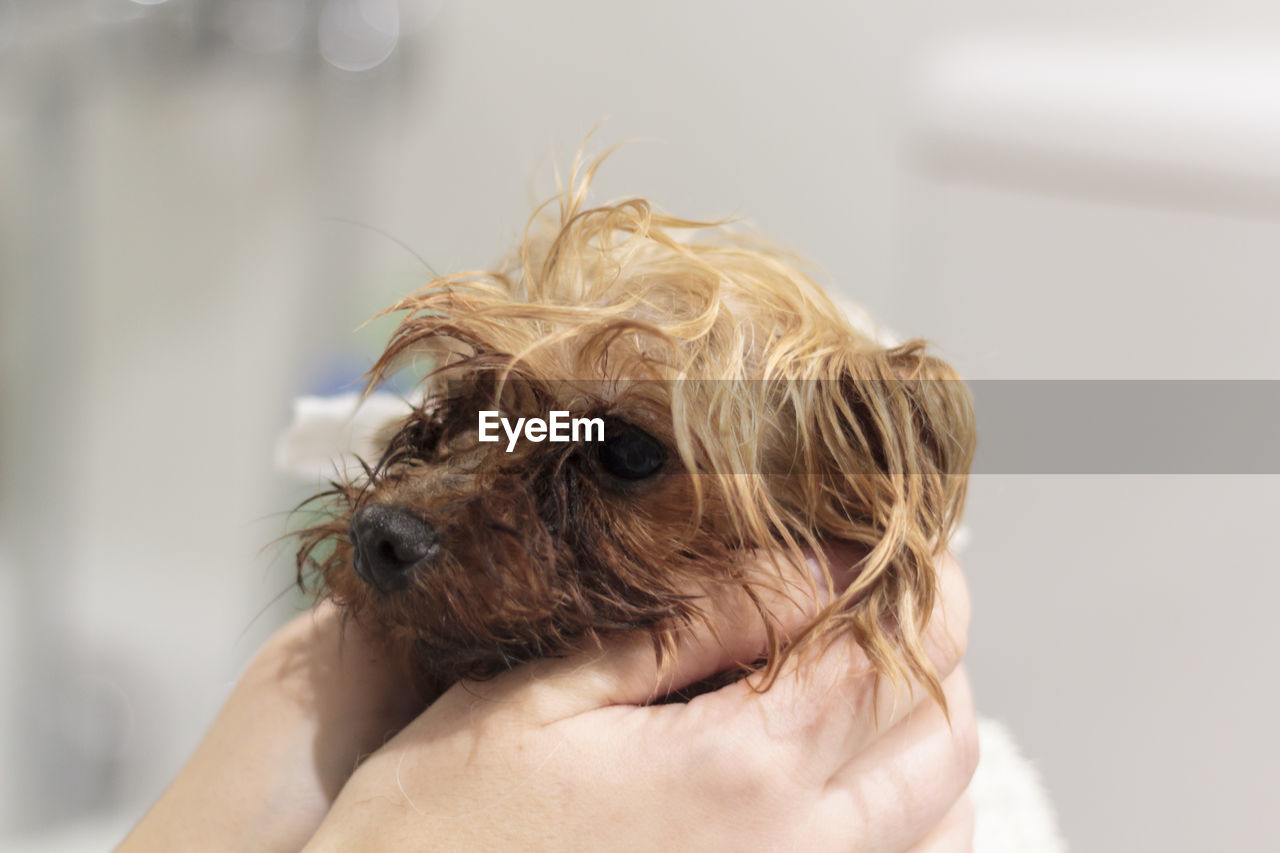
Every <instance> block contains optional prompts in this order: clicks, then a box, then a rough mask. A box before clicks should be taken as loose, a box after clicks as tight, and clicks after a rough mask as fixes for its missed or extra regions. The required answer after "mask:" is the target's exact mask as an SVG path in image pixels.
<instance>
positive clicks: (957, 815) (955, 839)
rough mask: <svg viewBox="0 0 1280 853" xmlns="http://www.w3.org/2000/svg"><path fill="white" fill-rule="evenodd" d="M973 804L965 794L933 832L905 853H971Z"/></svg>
mask: <svg viewBox="0 0 1280 853" xmlns="http://www.w3.org/2000/svg"><path fill="white" fill-rule="evenodd" d="M972 851H973V802H972V801H971V800H970V799H969V795H968V794H966V795H964V796H963V797H961V798H960V800H959V801H958V802H957V803H956V804H955V805H954V806H952V807H951V811H949V812H947V814H946V817H944V818H943V819H942V822H941V823H939V824H938V825H937V826H935V827H934V828H933V831H932V832H930V833H929V834H928V835H926V836H925V837H924V838H923V839H921V840H920V841H919V842H918V843H917V844H915V845H913V846H912V847H911V849H910V850H908V851H907V853H972Z"/></svg>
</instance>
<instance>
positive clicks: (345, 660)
mask: <svg viewBox="0 0 1280 853" xmlns="http://www.w3.org/2000/svg"><path fill="white" fill-rule="evenodd" d="M394 673H395V669H394V666H393V665H392V662H391V661H390V660H388V659H387V656H386V655H385V654H383V653H382V652H381V651H380V650H379V649H378V648H376V647H375V646H374V645H373V644H372V643H370V642H369V641H368V639H367V638H366V637H365V636H364V635H363V633H362V632H361V631H360V629H359V627H358V626H356V625H354V624H350V623H348V624H346V625H343V620H342V614H341V613H340V612H339V610H338V609H337V608H336V607H334V606H333V605H331V604H327V603H326V604H321V605H319V606H318V607H317V608H316V609H315V610H313V611H311V612H308V613H305V614H303V615H301V616H298V617H297V618H295V619H294V620H293V621H292V622H290V623H289V624H288V625H286V626H285V627H284V628H282V629H280V630H279V631H278V632H276V634H274V635H273V636H272V637H271V639H270V640H268V641H267V643H266V644H265V645H264V646H263V647H262V649H260V650H259V652H258V653H257V655H256V656H255V657H254V659H253V661H252V662H251V663H250V664H249V667H248V668H247V669H246V670H245V672H244V674H243V675H242V676H241V678H240V681H239V682H238V683H237V685H236V688H235V690H234V691H233V692H232V694H231V697H230V698H229V699H228V700H227V702H226V704H225V705H224V706H223V707H222V710H221V711H220V712H219V714H218V716H217V718H216V719H215V720H214V722H213V725H212V726H211V727H210V729H209V731H208V733H207V734H206V735H205V737H204V740H203V741H202V742H201V744H200V746H199V747H198V748H197V750H196V752H195V755H193V756H192V758H191V760H190V761H189V762H187V765H186V766H185V767H184V768H183V769H182V771H181V772H180V773H179V774H178V776H177V778H176V779H175V780H174V781H173V783H172V784H171V785H170V786H169V788H168V790H166V791H165V793H164V794H163V795H162V796H161V797H160V799H159V800H158V801H157V802H156V804H155V805H154V806H152V808H151V810H150V811H148V812H147V815H146V816H145V817H144V818H143V819H142V821H141V822H140V823H139V824H138V825H137V826H136V827H135V828H134V830H133V832H131V833H130V834H129V836H128V838H126V839H125V841H124V842H123V843H122V844H121V845H120V847H119V848H117V853H142V851H165V853H168V851H173V850H254V851H285V850H289V851H296V850H299V849H301V848H302V846H303V845H304V844H305V843H306V842H307V839H309V838H310V837H311V835H312V833H313V832H315V830H316V828H317V827H318V826H319V825H320V821H321V820H322V819H323V818H324V816H325V814H326V812H327V811H328V809H329V806H330V804H331V803H332V802H333V799H334V797H336V796H337V794H338V791H339V789H340V788H341V787H342V785H343V783H344V782H346V780H347V777H348V776H350V774H351V771H352V770H353V769H355V766H356V764H357V763H358V761H359V760H360V759H361V758H363V757H364V756H365V755H368V754H369V753H371V752H373V751H374V750H376V749H377V748H378V747H380V746H382V744H383V743H384V742H385V741H386V740H387V738H388V737H390V736H391V735H392V734H394V733H395V732H397V731H399V730H400V729H401V728H402V727H403V726H404V725H405V724H406V723H408V722H409V721H410V720H412V719H413V717H414V715H415V714H416V713H417V712H418V711H420V710H421V707H420V706H419V705H418V704H417V703H415V702H414V700H413V699H412V697H410V696H409V695H407V694H406V691H404V690H403V689H401V687H400V685H399V684H397V683H396V680H395V674H394Z"/></svg>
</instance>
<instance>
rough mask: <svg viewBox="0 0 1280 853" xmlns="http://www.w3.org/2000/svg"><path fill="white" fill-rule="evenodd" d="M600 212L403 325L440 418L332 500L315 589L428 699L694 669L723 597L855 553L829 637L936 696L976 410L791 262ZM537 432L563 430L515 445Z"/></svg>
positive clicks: (434, 295) (422, 297) (310, 570)
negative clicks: (940, 599) (922, 635)
mask: <svg viewBox="0 0 1280 853" xmlns="http://www.w3.org/2000/svg"><path fill="white" fill-rule="evenodd" d="M583 189H584V187H578V188H577V189H575V190H571V193H570V194H569V195H567V196H566V197H565V199H563V205H562V212H561V218H560V221H559V223H558V226H557V227H555V228H554V229H553V231H552V232H551V237H552V239H550V240H549V241H540V240H538V239H537V238H534V237H526V241H525V244H524V245H523V246H522V247H521V252H520V259H521V262H520V264H519V267H518V269H517V270H516V271H514V272H512V271H503V272H497V273H490V274H484V275H479V276H477V275H466V276H455V277H446V278H444V279H440V280H438V281H436V282H433V283H432V285H431V286H430V287H428V288H427V289H424V290H423V291H420V292H418V293H417V294H414V295H412V296H410V297H409V298H407V299H406V300H404V301H402V302H401V303H400V304H399V305H397V306H394V307H393V308H392V309H391V310H393V311H404V312H406V313H405V317H404V319H403V320H402V322H401V325H400V327H399V328H398V329H397V331H396V333H395V335H394V336H393V337H392V340H391V342H390V343H389V345H388V347H387V350H386V352H385V353H384V354H383V356H382V358H381V359H380V360H379V362H378V364H377V365H376V366H375V368H374V369H373V371H372V374H371V380H372V383H377V382H379V381H381V380H382V379H383V378H385V377H386V376H387V375H388V374H390V373H391V372H393V371H395V370H396V369H398V368H399V367H401V366H403V365H404V364H405V362H406V361H409V360H412V359H414V358H417V357H420V356H422V357H427V358H429V359H430V362H431V368H432V370H431V373H430V377H429V379H428V380H427V383H426V394H425V399H424V402H423V403H422V404H421V405H420V406H418V407H417V408H416V409H415V410H414V412H413V414H412V415H410V416H409V417H408V418H407V419H406V420H405V421H404V422H403V423H402V424H400V425H399V427H398V429H397V430H396V431H395V433H394V436H393V437H392V438H391V439H390V440H389V441H388V442H387V446H386V449H385V452H384V454H383V456H382V458H381V459H380V460H377V461H376V464H370V465H369V466H367V467H366V469H365V471H364V473H363V475H362V476H360V477H358V478H355V479H352V480H344V481H342V482H338V483H335V484H334V489H333V490H332V491H330V492H328V493H326V494H325V497H326V498H327V503H326V517H325V518H324V519H323V520H322V521H321V522H320V523H319V524H317V525H315V526H313V527H311V528H309V529H307V530H304V531H302V533H301V534H300V535H301V538H302V548H301V550H300V553H299V558H298V564H299V577H300V579H305V578H307V577H315V578H316V579H317V580H318V582H319V585H320V587H321V590H322V592H323V593H324V594H326V595H328V596H329V597H331V598H333V599H334V600H336V601H337V602H339V603H340V604H342V605H343V606H345V607H346V608H347V609H348V612H349V614H350V615H351V616H352V617H353V618H355V619H357V620H359V621H360V622H361V624H362V625H364V626H365V627H366V628H368V629H369V630H371V631H372V632H373V633H374V634H375V635H377V636H381V637H382V638H384V640H385V642H387V643H388V644H389V645H391V646H392V647H393V648H395V649H396V650H398V651H400V652H401V653H403V654H404V655H405V656H406V657H407V659H408V660H409V661H410V662H411V664H412V666H413V668H414V670H415V672H416V673H417V674H418V683H419V684H420V685H422V689H423V690H424V692H425V693H426V694H428V698H429V696H430V695H431V694H434V693H435V692H437V691H439V690H442V689H444V688H445V687H447V686H448V685H449V684H451V683H453V682H455V681H457V680H459V679H462V678H468V677H484V676H488V675H492V674H494V673H496V672H499V671H501V670H504V669H507V668H509V667H511V666H513V665H515V664H517V663H519V662H522V661H525V660H529V659H532V658H537V657H544V656H550V655H559V654H565V653H568V652H570V651H573V650H575V649H577V648H579V647H581V646H582V645H584V644H586V643H589V642H593V641H595V640H596V639H598V638H599V637H600V635H601V634H603V633H606V632H613V631H620V630H646V631H650V632H652V633H653V635H654V638H655V642H656V643H657V646H658V647H659V648H669V647H670V637H671V632H672V630H673V629H675V628H677V627H678V626H679V625H680V624H682V623H683V622H686V621H688V620H691V619H697V618H700V617H701V616H702V614H703V610H702V608H703V602H704V601H705V600H706V596H707V594H708V593H709V592H710V591H711V590H712V588H713V587H715V586H716V585H725V584H729V585H738V586H742V587H745V588H747V589H748V591H749V592H750V587H751V586H752V584H754V583H757V582H758V581H757V580H756V579H753V578H750V577H747V576H746V575H745V574H744V570H743V567H742V564H743V562H744V560H743V552H744V550H746V549H760V548H765V549H771V550H774V551H776V552H777V553H779V554H782V555H784V558H785V560H790V561H792V562H796V561H798V560H800V559H802V558H801V550H802V549H803V548H810V549H815V550H820V543H821V541H823V540H824V539H829V538H837V539H842V540H849V541H853V542H855V543H857V544H859V545H860V546H861V549H862V553H864V554H865V555H866V556H865V558H864V559H863V560H862V561H861V562H860V563H859V564H858V565H857V566H856V567H853V568H854V569H855V570H856V572H857V573H858V580H857V581H856V582H855V583H854V585H853V587H851V588H849V589H847V590H839V589H837V590H833V592H834V594H835V602H834V604H833V605H832V607H830V608H828V610H826V611H824V612H823V613H821V614H819V617H818V620H817V622H816V623H815V625H814V626H813V627H814V629H815V630H813V631H810V632H807V633H806V637H808V638H810V639H813V638H817V637H820V636H823V635H828V636H829V635H830V634H831V633H832V632H835V631H839V630H850V631H852V632H854V634H855V636H856V637H857V638H858V640H859V642H861V643H862V645H863V647H864V648H866V649H867V651H868V654H869V656H870V658H871V660H872V661H873V663H875V664H876V665H877V666H878V667H880V668H881V669H882V670H884V671H885V672H887V673H888V674H890V675H898V674H911V675H916V676H918V677H921V678H923V679H924V680H925V681H926V683H929V681H930V674H929V673H928V671H927V663H926V662H925V661H924V659H923V654H922V652H921V651H920V649H919V643H918V638H919V632H920V631H921V630H922V629H923V627H924V621H925V620H927V618H928V613H929V611H930V609H931V606H932V603H933V596H934V593H935V578H934V574H933V565H932V558H933V556H934V554H935V553H936V551H938V550H939V549H940V548H942V547H944V546H945V543H946V538H947V536H948V534H949V532H950V529H951V526H952V525H953V524H954V523H955V521H956V519H957V516H958V514H959V511H960V507H961V504H962V501H963V493H964V479H965V476H964V475H965V474H966V473H967V466H968V461H969V458H970V456H971V454H972V446H973V438H972V421H971V415H970V412H969V408H968V402H967V397H966V396H965V394H964V391H963V388H962V387H961V386H959V385H958V383H955V382H952V381H949V380H951V379H953V378H954V377H953V375H952V374H951V373H950V371H949V369H948V368H947V367H946V366H945V365H944V364H942V363H941V362H938V361H937V360H935V359H932V358H931V357H929V356H927V355H925V354H924V352H923V346H922V345H920V344H918V343H912V344H908V345H905V346H902V347H898V348H892V349H890V348H885V347H882V346H880V345H878V344H877V343H876V342H875V341H874V340H872V339H871V338H869V337H868V336H867V335H865V334H863V333H860V332H858V331H857V330H855V329H854V328H853V327H852V326H851V325H850V324H849V322H848V320H847V319H846V318H845V316H844V315H843V314H842V313H841V312H840V311H838V310H837V309H836V308H835V307H834V306H833V305H832V304H831V303H830V301H828V300H827V299H826V297H825V296H824V295H823V294H822V293H821V291H820V290H819V289H818V288H817V286H816V285H814V284H813V283H812V282H811V281H810V280H809V279H808V278H807V277H805V276H804V274H803V273H801V272H800V271H799V270H798V269H797V268H796V267H795V266H794V265H792V264H790V263H788V262H787V261H785V260H784V259H783V258H781V257H780V256H778V255H775V254H772V253H769V252H765V251H762V250H757V249H751V248H746V247H743V246H741V245H738V244H736V243H734V242H732V241H722V242H718V243H685V242H680V241H676V240H674V239H673V238H672V237H671V236H670V232H673V231H676V230H678V229H680V228H686V227H689V226H690V223H685V222H682V221H680V220H674V219H669V218H665V217H661V216H658V215H656V214H654V213H652V212H651V211H650V209H649V207H648V205H647V204H645V203H644V202H640V201H629V202H623V203H622V204H618V205H613V206H609V207H604V208H598V209H596V210H592V211H586V212H581V211H580V206H581V201H582V190H583ZM555 413H560V414H559V415H556V414H555ZM556 417H560V418H562V423H561V425H560V432H561V433H562V435H560V436H559V437H561V438H564V439H565V440H563V441H555V440H552V438H554V437H556V436H554V435H548V433H550V432H554V430H553V429H552V428H551V425H550V422H551V421H553V420H554V418H556ZM520 419H524V420H523V421H521V420H520ZM530 419H540V420H541V421H543V422H544V424H547V426H545V427H544V428H543V429H541V430H538V429H535V430H533V431H525V432H522V433H516V432H514V431H512V430H511V428H510V427H511V425H513V424H528V423H529V421H530ZM503 422H505V424H506V426H505V427H501V428H500V427H499V425H500V424H502V423H503ZM495 435H496V438H497V440H493V439H494V436H495ZM841 568H847V567H841ZM761 616H762V618H764V619H768V618H769V614H768V613H767V612H765V611H762V613H761ZM784 642H785V641H783V640H780V641H779V646H778V647H777V648H774V649H772V650H770V652H771V654H770V655H769V662H770V664H771V665H773V664H776V663H777V662H779V661H780V659H781V657H782V655H783V654H784V653H785V651H786V649H785V646H784Z"/></svg>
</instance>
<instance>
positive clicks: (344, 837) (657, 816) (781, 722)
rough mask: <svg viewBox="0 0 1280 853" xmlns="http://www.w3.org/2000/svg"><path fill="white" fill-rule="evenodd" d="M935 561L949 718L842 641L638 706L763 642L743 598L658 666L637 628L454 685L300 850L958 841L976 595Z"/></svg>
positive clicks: (952, 846) (797, 609)
mask: <svg viewBox="0 0 1280 853" xmlns="http://www.w3.org/2000/svg"><path fill="white" fill-rule="evenodd" d="M939 570H940V573H941V578H942V596H941V601H940V604H939V607H938V609H937V610H936V611H935V613H934V614H933V619H932V620H931V623H930V629H929V634H928V636H927V652H928V656H929V658H930V660H931V661H932V662H933V664H934V666H935V668H936V670H937V672H938V675H939V677H940V678H941V679H942V683H943V690H944V693H945V695H946V697H947V701H948V708H949V711H950V725H948V721H947V719H946V716H945V715H944V714H943V712H942V710H941V709H940V708H938V707H937V706H936V705H935V704H934V703H933V702H932V701H931V700H929V699H928V698H926V693H925V691H924V690H922V689H920V688H919V686H918V685H917V686H915V689H914V690H913V691H912V692H911V694H910V695H909V696H907V695H903V694H902V693H900V692H899V693H895V692H894V691H893V690H892V689H891V688H889V687H888V686H887V685H882V687H881V689H880V690H879V691H878V692H877V691H876V690H875V681H876V679H875V677H874V675H873V674H872V672H871V668H870V666H869V664H868V663H867V661H866V658H865V656H864V655H863V654H862V652H861V651H860V650H859V649H858V647H857V645H856V644H855V643H854V642H853V641H852V640H851V639H849V638H841V639H839V640H837V641H836V642H835V643H834V644H833V645H831V646H830V647H829V648H827V649H826V650H825V651H822V652H821V653H818V652H816V651H815V652H814V653H813V654H810V655H806V656H798V657H797V658H796V659H794V660H792V661H791V662H789V664H788V666H787V667H786V669H785V670H784V672H783V674H782V675H781V677H780V678H779V679H778V681H777V682H776V683H775V684H774V685H773V686H772V687H771V688H770V689H769V690H767V691H765V692H763V693H758V692H756V691H753V690H752V689H751V686H750V683H749V682H739V683H736V684H733V685H730V686H728V687H725V688H722V689H721V690H718V691H715V692H713V693H708V694H704V695H701V696H698V697H696V698H694V699H693V700H692V701H690V702H688V703H687V704H684V703H677V704H666V705H646V704H644V703H646V702H648V701H649V700H651V699H652V698H653V697H654V696H655V695H662V694H663V693H664V692H666V691H668V690H671V689H677V688H679V687H681V686H685V685H688V684H693V683H696V682H698V681H699V680H701V679H703V678H705V677H707V676H710V675H712V674H714V673H715V672H717V671H719V670H722V669H724V668H726V667H728V666H730V665H731V663H732V661H734V660H751V659H753V657H754V656H755V655H756V654H757V653H758V652H759V651H760V650H761V649H762V648H764V645H765V638H764V637H763V636H762V634H761V631H760V630H759V629H758V628H754V629H753V626H756V625H757V624H758V620H757V619H754V618H753V613H754V610H753V609H752V608H751V607H750V605H749V604H748V603H746V602H745V601H733V602H730V601H726V602H720V603H719V605H718V606H717V615H718V618H719V617H720V616H723V617H724V621H723V623H721V624H720V625H719V627H720V633H721V636H722V637H723V638H724V641H725V645H724V646H722V645H721V644H720V643H718V642H716V641H715V640H713V639H712V638H711V637H710V636H708V635H707V634H706V632H705V631H701V630H695V631H691V632H688V633H686V634H685V635H684V636H683V637H682V640H681V648H680V651H679V654H678V655H677V657H676V664H675V669H674V670H673V671H671V672H669V673H666V674H665V675H664V674H663V673H660V672H659V670H658V669H657V667H656V663H655V660H654V655H653V649H652V647H651V646H650V645H649V643H648V640H647V637H644V638H641V637H635V638H620V639H619V640H618V641H617V642H615V643H612V644H610V645H609V646H608V647H607V648H605V649H604V650H603V651H601V652H600V653H596V654H589V655H581V656H578V657H576V658H573V659H567V660H547V661H538V662H535V663H532V664H528V665H525V666H522V667H520V668H518V669H516V670H513V671H512V672H510V673H506V674H504V675H502V676H500V677H498V678H495V679H493V680H492V681H488V682H483V683H474V682H464V683H461V684H458V685H455V686H454V687H453V688H451V689H450V690H449V691H447V692H446V693H445V694H444V695H443V696H442V697H441V698H440V699H439V700H438V701H437V702H436V703H435V704H433V705H432V706H431V707H430V708H429V709H428V710H427V711H426V712H425V713H424V714H422V715H421V716H420V717H418V718H417V719H416V720H414V721H413V722H412V723H411V724H410V725H409V726H408V727H407V728H405V729H404V730H403V731H402V732H401V733H400V734H399V735H397V736H396V737H395V738H394V739H392V740H391V741H390V742H388V743H387V744H386V746H384V747H383V748H382V749H380V750H378V751H377V752H376V753H375V754H374V755H372V756H371V757H370V758H369V759H368V760H366V761H365V762H364V763H363V764H361V766H360V767H359V768H358V769H357V770H356V772H355V774H354V775H353V776H352V777H351V779H350V780H349V781H348V782H347V784H346V786H345V787H344V788H343V790H342V793H341V794H340V796H339V797H338V799H337V800H336V801H335V802H334V804H333V807H332V809H331V810H330V812H329V814H328V817H326V818H325V820H324V822H323V824H322V825H321V827H320V829H319V831H318V832H317V833H316V834H315V836H314V837H313V838H312V839H311V842H310V844H308V845H307V848H306V849H307V850H310V851H317V853H323V851H335V850H343V851H345V850H352V849H361V850H377V851H387V852H388V853H390V852H391V851H400V850H421V849H424V848H429V849H433V850H468V851H484V850H513V849H515V850H532V851H544V850H545V851H550V850H556V851H568V850H593V851H608V850H645V851H652V850H682V851H698V850H716V851H721V850H805V851H824V850H833V851H834V850H841V851H851V850H857V851H924V850H931V851H940V850H968V849H969V848H970V844H971V835H972V827H971V823H970V819H969V816H968V815H967V813H966V803H965V801H964V799H963V792H964V789H965V787H966V785H967V784H968V781H969V777H970V775H971V774H972V772H973V769H974V767H975V766H976V762H977V737H976V728H975V722H974V718H973V709H972V700H971V697H970V693H969V686H968V682H967V680H966V678H965V675H964V672H963V670H962V669H960V668H959V663H960V660H961V658H962V657H963V654H964V648H965V640H966V633H967V628H968V616H969V603H968V596H967V591H966V589H965V585H964V580H963V577H962V576H961V574H960V571H959V568H958V567H957V566H956V564H955V562H954V560H952V559H951V558H950V557H949V556H947V557H944V558H942V559H941V561H940V563H939ZM792 592H793V593H795V594H796V595H795V597H794V599H780V600H778V601H774V602H771V603H770V606H771V608H772V609H774V610H775V612H776V613H779V614H780V615H783V616H784V624H786V623H790V625H791V627H792V628H793V629H794V628H798V627H799V626H800V625H802V624H803V622H804V620H805V618H806V616H807V614H808V612H810V610H811V603H810V605H805V604H804V603H803V593H802V592H800V591H799V588H798V587H797V589H795V590H792ZM792 600H795V601H799V602H800V604H799V605H798V606H796V605H793V604H791V603H790V602H791V601H792ZM655 685H659V686H658V687H657V688H655ZM877 720H878V724H877V722H876V721H877Z"/></svg>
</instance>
